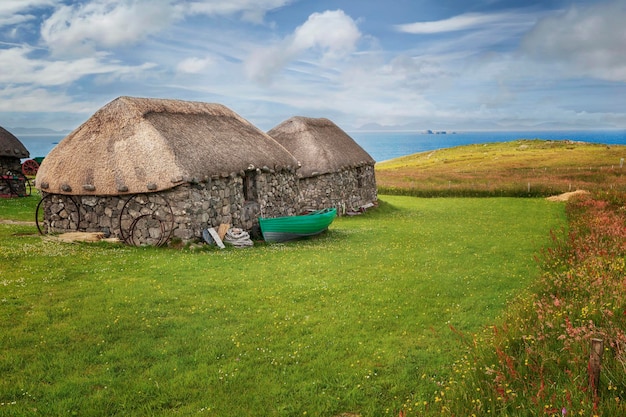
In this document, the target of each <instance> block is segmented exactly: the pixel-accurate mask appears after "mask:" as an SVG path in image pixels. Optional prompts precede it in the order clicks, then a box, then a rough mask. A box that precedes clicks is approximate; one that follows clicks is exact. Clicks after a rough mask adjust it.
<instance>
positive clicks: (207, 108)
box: [36, 97, 298, 195]
mask: <svg viewBox="0 0 626 417" xmlns="http://www.w3.org/2000/svg"><path fill="white" fill-rule="evenodd" d="M297 164H298V163H297V161H296V160H295V159H294V158H293V156H292V155H291V154H289V152H287V151H286V150H285V149H284V148H283V147H282V146H280V145H279V144H278V143H276V142H275V141H274V140H273V139H272V138H270V137H269V136H268V135H267V134H265V133H264V132H262V131H261V130H259V129H257V128H256V127H254V126H253V125H252V124H251V123H249V122H248V121H246V120H245V119H243V118H242V117H241V116H239V115H237V114H236V113H235V112H233V111H232V110H230V109H228V108H227V107H225V106H222V105H220V104H210V103H200V102H189V101H180V100H167V99H149V98H134V97H119V98H117V99H115V100H113V101H112V102H110V103H109V104H107V105H106V106H104V107H103V108H101V109H100V110H98V111H97V112H96V113H95V114H94V115H93V116H92V117H91V118H90V119H89V120H87V121H86V122H85V123H84V124H82V125H81V126H80V127H78V128H77V129H76V130H74V131H73V132H72V133H70V134H69V135H68V136H67V137H66V138H65V139H63V140H62V141H61V142H60V143H59V144H58V145H57V146H56V147H55V148H54V149H53V150H52V151H51V152H50V153H49V154H48V156H47V157H46V158H45V159H44V161H43V162H42V164H41V167H40V168H39V172H38V173H37V178H36V185H37V188H39V189H43V190H44V191H46V192H51V193H58V194H73V195H85V194H92V195H119V194H135V193H145V192H156V191H161V190H166V189H169V188H172V187H174V186H177V185H179V184H181V183H184V182H195V181H199V182H201V181H206V180H208V179H209V178H210V177H212V176H228V175H233V174H237V173H241V172H242V171H245V170H247V169H253V168H262V167H264V166H267V167H268V168H270V169H275V170H277V171H278V170H285V169H286V170H295V169H297Z"/></svg>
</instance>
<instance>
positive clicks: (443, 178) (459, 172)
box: [376, 140, 626, 196]
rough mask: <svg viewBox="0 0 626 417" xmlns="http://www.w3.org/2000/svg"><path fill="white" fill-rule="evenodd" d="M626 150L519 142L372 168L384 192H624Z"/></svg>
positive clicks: (415, 157)
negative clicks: (584, 190) (607, 189)
mask: <svg viewBox="0 0 626 417" xmlns="http://www.w3.org/2000/svg"><path fill="white" fill-rule="evenodd" d="M624 158H626V146H624V145H602V144H591V143H583V142H572V141H545V140H517V141H512V142H502V143H486V144H476V145H466V146H459V147H454V148H446V149H439V150H435V151H429V152H422V153H417V154H413V155H409V156H405V157H401V158H397V159H393V160H390V161H385V162H381V163H378V164H376V181H377V183H378V186H379V187H380V188H381V190H382V191H383V192H394V190H396V191H397V190H402V191H404V192H405V193H406V192H407V191H408V192H409V193H410V194H414V195H430V194H432V195H446V194H449V195H458V194H472V193H473V192H474V193H477V194H481V193H482V194H487V195H512V196H522V195H552V194H559V193H563V192H569V191H574V190H579V189H587V190H597V189H605V188H607V187H608V188H610V189H614V190H626V175H624V174H625V173H626V167H624V166H623V159H624Z"/></svg>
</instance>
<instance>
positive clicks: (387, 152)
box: [18, 129, 626, 162]
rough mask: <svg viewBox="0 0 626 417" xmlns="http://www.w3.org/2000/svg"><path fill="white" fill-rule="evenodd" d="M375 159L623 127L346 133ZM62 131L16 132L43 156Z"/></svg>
mask: <svg viewBox="0 0 626 417" xmlns="http://www.w3.org/2000/svg"><path fill="white" fill-rule="evenodd" d="M347 133H348V134H349V135H350V136H351V137H352V138H353V139H354V140H355V141H356V142H357V143H358V144H359V145H360V146H361V147H362V148H363V149H365V151H366V152H367V153H369V154H370V156H371V157H372V158H374V160H376V161H377V162H382V161H386V160H389V159H394V158H398V157H401V156H406V155H411V154H414V153H419V152H426V151H433V150H436V149H443V148H451V147H455V146H462V145H473V144H481V143H492V142H510V141H514V140H519V139H543V140H570V141H574V142H590V143H599V144H606V145H626V129H615V130H550V131H484V132H479V131H472V132H447V133H445V134H444V133H437V134H434V133H433V134H429V133H423V132H408V131H376V132H363V131H354V132H350V131H348V132H347ZM64 137H65V135H62V134H53V135H49V134H39V135H20V136H18V139H19V140H20V141H21V142H22V144H24V146H25V147H26V149H28V151H29V152H30V157H31V158H36V157H45V156H46V155H47V154H48V153H49V152H50V151H51V150H52V149H53V148H54V147H55V146H56V145H57V144H58V143H59V142H60V141H61V140H63V138H64Z"/></svg>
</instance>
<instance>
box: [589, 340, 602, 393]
mask: <svg viewBox="0 0 626 417" xmlns="http://www.w3.org/2000/svg"><path fill="white" fill-rule="evenodd" d="M603 352H604V341H603V340H602V339H591V354H590V355H589V387H590V388H591V392H592V393H593V395H594V396H596V397H597V396H598V391H599V387H600V368H601V366H602V353H603Z"/></svg>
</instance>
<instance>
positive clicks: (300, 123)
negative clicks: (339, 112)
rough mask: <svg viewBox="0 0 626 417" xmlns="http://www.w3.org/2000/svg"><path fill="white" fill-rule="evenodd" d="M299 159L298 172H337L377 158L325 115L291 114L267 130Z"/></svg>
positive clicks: (372, 162) (317, 173) (301, 174)
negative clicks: (304, 115)
mask: <svg viewBox="0 0 626 417" xmlns="http://www.w3.org/2000/svg"><path fill="white" fill-rule="evenodd" d="M267 134H268V135H270V136H271V137H272V138H274V139H275V140H276V141H277V142H278V143H280V144H281V145H283V146H284V147H285V148H286V149H287V150H288V151H289V152H291V154H292V155H293V156H295V157H296V159H297V160H298V161H299V162H300V165H301V168H300V170H298V176H300V177H303V178H306V177H312V176H316V175H321V174H328V173H331V172H339V171H342V170H346V169H349V168H353V167H358V166H363V165H374V163H375V162H376V161H374V159H373V158H372V157H371V156H370V155H369V154H368V153H367V152H366V151H365V150H364V149H363V148H361V147H360V146H359V145H358V144H357V143H356V142H355V141H354V139H352V138H351V137H350V136H348V134H347V133H346V132H344V131H343V130H341V128H339V126H337V125H336V124H334V123H333V122H331V121H330V120H328V119H323V118H322V119H313V118H308V117H300V116H297V117H292V118H291V119H288V120H286V121H284V122H282V123H281V124H279V125H278V126H276V127H274V128H273V129H272V130H270V131H269V132H267Z"/></svg>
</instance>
